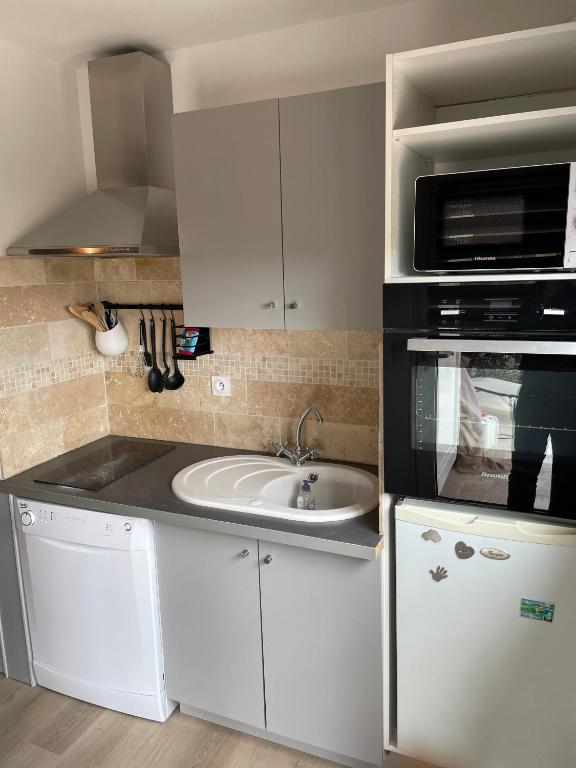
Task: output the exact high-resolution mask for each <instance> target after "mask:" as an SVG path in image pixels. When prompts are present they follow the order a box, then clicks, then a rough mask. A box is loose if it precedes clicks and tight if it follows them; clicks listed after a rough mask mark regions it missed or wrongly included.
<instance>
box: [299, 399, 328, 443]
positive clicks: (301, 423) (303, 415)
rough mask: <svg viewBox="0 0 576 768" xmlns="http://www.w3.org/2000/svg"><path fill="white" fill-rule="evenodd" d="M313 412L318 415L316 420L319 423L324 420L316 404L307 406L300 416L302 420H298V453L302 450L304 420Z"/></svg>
mask: <svg viewBox="0 0 576 768" xmlns="http://www.w3.org/2000/svg"><path fill="white" fill-rule="evenodd" d="M311 413H313V414H314V415H315V416H316V421H317V422H318V423H319V424H321V423H322V422H323V421H324V419H323V418H322V414H321V413H320V411H319V410H318V408H316V406H314V405H311V406H310V407H309V408H306V410H305V411H304V413H303V414H302V416H300V421H299V422H298V427H297V429H296V453H301V452H302V427H303V426H304V422H305V421H306V418H307V416H308V415H309V414H311Z"/></svg>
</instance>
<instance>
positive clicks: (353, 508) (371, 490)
mask: <svg viewBox="0 0 576 768" xmlns="http://www.w3.org/2000/svg"><path fill="white" fill-rule="evenodd" d="M311 472H315V473H316V474H317V475H318V481H317V482H316V483H314V484H313V485H312V486H311V488H312V491H313V493H314V496H315V497H316V509H312V510H307V509H306V510H305V509H297V508H296V499H297V497H298V493H299V492H300V488H301V487H302V481H303V480H305V479H306V478H307V477H308V475H309V474H310V473H311ZM172 490H173V491H174V493H175V494H176V496H178V498H180V499H183V500H184V501H187V502H189V503H190V504H196V505H198V506H201V507H215V508H218V509H230V510H233V511H235V512H247V513H249V514H253V515H266V516H268V517H278V518H281V519H284V520H299V521H301V522H311V523H312V522H314V523H320V522H329V521H337V520H349V519H350V518H352V517H360V516H361V515H365V514H366V513H367V512H371V511H372V510H373V509H375V508H376V507H377V506H378V478H377V477H376V475H372V474H370V472H365V471H364V470H362V469H356V468H355V467H348V466H343V465H341V464H322V463H320V462H316V461H315V462H313V463H308V464H305V465H304V466H302V467H296V466H294V465H293V464H292V463H291V462H290V461H288V460H287V459H280V458H276V457H273V456H225V457H222V458H218V459H208V460H207V461H200V462H198V463H197V464H191V465H190V466H189V467H186V468H185V469H182V470H181V471H180V472H178V474H177V475H175V477H174V479H173V480H172Z"/></svg>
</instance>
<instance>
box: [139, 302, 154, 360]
mask: <svg viewBox="0 0 576 768" xmlns="http://www.w3.org/2000/svg"><path fill="white" fill-rule="evenodd" d="M140 315H141V317H140V338H141V339H142V346H143V347H144V363H145V365H146V366H147V367H148V368H150V366H151V365H152V355H151V354H150V352H148V338H147V335H146V320H145V319H144V315H143V314H142V310H140Z"/></svg>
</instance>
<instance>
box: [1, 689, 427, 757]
mask: <svg viewBox="0 0 576 768" xmlns="http://www.w3.org/2000/svg"><path fill="white" fill-rule="evenodd" d="M152 766H154V768H208V766H210V768H335V764H334V763H331V762H328V761H327V760H320V759H318V758H315V757H310V756H309V755H305V754H303V753H302V752H296V751H294V750H292V749H286V748H284V747H280V746H278V745H276V744H272V743H271V742H267V741H263V740H262V739H257V738H254V737H252V736H246V735H244V734H241V733H237V732H236V731H231V730H228V729H227V728H221V727H220V726H217V725H212V724H211V723H206V722H204V721H203V720H197V719H196V718H193V717H188V716H187V715H181V714H179V713H175V714H173V715H172V717H170V719H169V720H167V721H166V722H165V723H161V724H160V723H153V722H150V721H148V720H142V719H140V718H136V717H129V716H128V715H121V714H119V713H118V712H112V711H110V710H107V709H101V708H100V707H95V706H92V705H91V704H85V703H83V702H81V701H76V700H75V699H70V698H68V697H67V696H61V695H60V694H57V693H53V692H52V691H47V690H46V689H45V688H40V687H39V686H38V687H36V688H30V686H28V685H23V684H22V683H17V682H15V681H14V680H6V678H5V677H4V676H3V675H0V768H151V767H152ZM419 766H420V764H418V763H415V762H413V761H411V760H406V759H404V758H399V757H397V756H391V757H390V758H389V759H388V760H386V768H419Z"/></svg>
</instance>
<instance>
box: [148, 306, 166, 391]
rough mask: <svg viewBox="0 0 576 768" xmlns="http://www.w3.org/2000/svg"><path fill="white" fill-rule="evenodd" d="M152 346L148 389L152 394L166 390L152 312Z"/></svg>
mask: <svg viewBox="0 0 576 768" xmlns="http://www.w3.org/2000/svg"><path fill="white" fill-rule="evenodd" d="M150 344H151V346H152V368H151V369H150V371H149V373H148V389H149V390H150V392H162V390H163V389H164V379H163V378H162V372H161V370H160V368H158V363H157V362H156V323H155V322H154V315H153V314H152V312H150Z"/></svg>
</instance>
